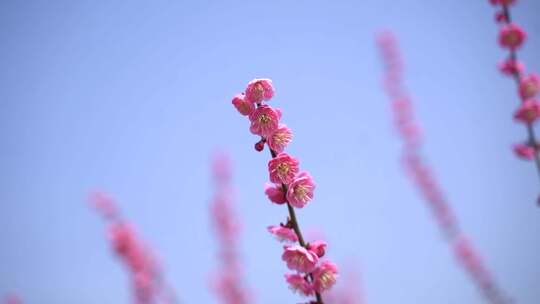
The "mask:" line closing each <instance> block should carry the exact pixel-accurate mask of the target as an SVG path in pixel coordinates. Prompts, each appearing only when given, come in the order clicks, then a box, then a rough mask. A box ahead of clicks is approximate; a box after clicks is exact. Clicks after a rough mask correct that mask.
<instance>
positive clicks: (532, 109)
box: [514, 99, 540, 123]
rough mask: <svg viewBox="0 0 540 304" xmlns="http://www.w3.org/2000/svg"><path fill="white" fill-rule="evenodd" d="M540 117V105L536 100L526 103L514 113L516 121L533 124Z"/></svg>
mask: <svg viewBox="0 0 540 304" xmlns="http://www.w3.org/2000/svg"><path fill="white" fill-rule="evenodd" d="M539 116H540V104H539V103H538V101H536V100H534V99H529V100H526V101H524V102H523V103H522V104H521V106H520V107H519V108H518V109H517V111H516V112H515V113H514V118H515V119H516V120H519V121H522V122H524V123H533V122H534V121H535V120H537V119H538V117H539Z"/></svg>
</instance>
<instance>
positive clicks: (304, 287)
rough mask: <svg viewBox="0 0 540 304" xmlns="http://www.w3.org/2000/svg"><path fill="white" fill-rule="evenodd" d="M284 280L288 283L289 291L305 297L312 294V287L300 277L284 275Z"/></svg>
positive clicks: (289, 274) (297, 275) (298, 275)
mask: <svg viewBox="0 0 540 304" xmlns="http://www.w3.org/2000/svg"><path fill="white" fill-rule="evenodd" d="M285 279H286V280H287V283H289V288H290V289H291V290H293V291H295V292H298V293H299V294H301V295H303V296H305V297H307V296H310V295H312V294H313V287H312V286H311V284H310V283H309V282H308V281H306V279H305V278H304V277H303V276H302V275H300V274H297V273H295V274H291V273H288V274H286V275H285Z"/></svg>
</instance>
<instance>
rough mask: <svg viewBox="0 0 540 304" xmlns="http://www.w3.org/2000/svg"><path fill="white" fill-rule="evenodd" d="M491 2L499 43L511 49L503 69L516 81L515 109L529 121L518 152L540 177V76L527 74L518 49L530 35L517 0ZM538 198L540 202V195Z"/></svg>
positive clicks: (521, 118)
mask: <svg viewBox="0 0 540 304" xmlns="http://www.w3.org/2000/svg"><path fill="white" fill-rule="evenodd" d="M490 2H491V4H492V5H494V6H496V7H497V8H498V10H497V12H496V14H495V20H496V21H497V23H498V24H499V25H500V26H501V28H500V30H499V44H500V46H501V47H502V48H505V49H507V50H508V57H507V58H506V59H505V60H504V61H503V62H501V63H500V64H499V69H500V71H501V73H503V74H504V75H507V76H510V77H512V78H513V79H514V81H515V83H516V86H517V89H518V95H519V98H520V100H521V104H520V107H519V108H518V109H517V110H516V112H515V113H514V119H515V120H516V121H518V122H521V123H523V124H525V127H526V128H527V140H526V141H525V142H523V143H519V144H515V145H514V153H515V154H516V155H517V156H518V157H519V158H521V159H525V160H534V162H535V164H536V171H537V173H538V176H539V177H540V155H539V152H540V145H539V144H538V140H537V138H536V134H535V130H534V124H535V122H536V121H537V120H538V118H539V117H540V103H539V102H538V100H537V99H536V96H537V95H538V92H539V91H540V77H539V76H538V75H537V74H535V73H530V74H529V75H527V76H525V67H524V65H523V63H521V62H519V60H518V58H517V50H518V49H519V48H520V47H521V46H522V45H523V43H524V42H525V40H526V39H527V33H526V32H525V31H524V30H523V29H522V28H521V27H520V26H519V25H517V24H516V23H513V22H512V16H511V15H510V6H511V5H513V4H514V3H515V2H516V1H515V0H490ZM537 202H538V203H539V204H540V197H539V199H538V200H537Z"/></svg>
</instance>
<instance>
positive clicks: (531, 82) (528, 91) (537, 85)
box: [519, 74, 540, 100]
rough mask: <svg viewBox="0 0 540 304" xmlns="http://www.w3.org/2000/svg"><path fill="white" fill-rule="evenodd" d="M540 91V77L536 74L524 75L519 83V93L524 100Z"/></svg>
mask: <svg viewBox="0 0 540 304" xmlns="http://www.w3.org/2000/svg"><path fill="white" fill-rule="evenodd" d="M538 91H540V77H538V75H536V74H530V75H529V76H527V77H523V79H521V82H520V83H519V95H520V96H521V98H522V99H523V100H527V99H530V98H533V97H535V96H536V94H538Z"/></svg>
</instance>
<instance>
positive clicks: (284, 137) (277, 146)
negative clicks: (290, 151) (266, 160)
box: [267, 124, 292, 153]
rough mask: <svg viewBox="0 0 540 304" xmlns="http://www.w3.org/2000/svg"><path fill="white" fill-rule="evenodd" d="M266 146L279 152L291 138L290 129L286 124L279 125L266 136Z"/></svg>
mask: <svg viewBox="0 0 540 304" xmlns="http://www.w3.org/2000/svg"><path fill="white" fill-rule="evenodd" d="M267 140H268V146H269V147H270V149H272V150H274V152H276V153H281V152H283V150H284V149H285V147H286V146H287V145H288V144H289V143H290V142H291V140H292V131H291V129H289V128H288V127H287V126H286V125H283V124H282V125H279V127H278V129H277V130H276V131H275V132H274V133H273V134H272V135H270V136H269V137H268V139H267Z"/></svg>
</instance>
